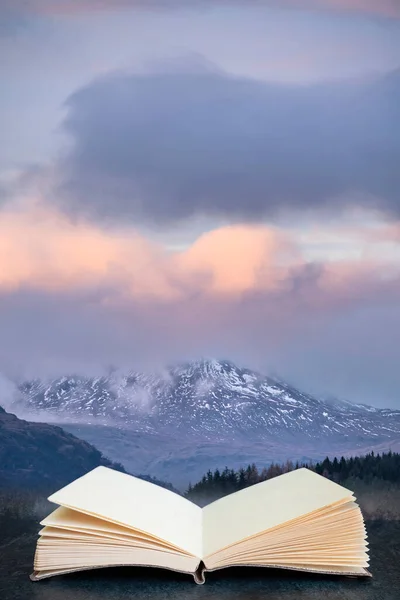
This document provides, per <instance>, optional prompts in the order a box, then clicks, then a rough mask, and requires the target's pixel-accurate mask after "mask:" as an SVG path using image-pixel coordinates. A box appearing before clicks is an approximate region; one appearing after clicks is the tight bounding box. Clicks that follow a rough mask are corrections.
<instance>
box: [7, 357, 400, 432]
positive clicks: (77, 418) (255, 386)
mask: <svg viewBox="0 0 400 600" xmlns="http://www.w3.org/2000/svg"><path fill="white" fill-rule="evenodd" d="M13 409H14V410H15V412H17V413H18V412H19V413H20V412H21V411H23V413H24V414H25V415H27V414H35V413H36V415H37V416H38V417H40V418H41V419H42V420H46V419H47V420H48V418H52V419H53V420H57V421H59V422H61V421H64V422H65V421H69V422H79V423H82V424H84V423H91V424H95V423H98V424H100V423H107V424H112V425H116V426H123V427H128V428H129V429H131V430H134V431H137V432H151V433H161V434H171V433H172V434H174V435H175V434H179V436H180V438H181V439H182V438H193V437H194V438H196V439H203V440H212V441H216V440H232V439H237V440H240V439H243V440H249V439H251V440H279V441H281V442H294V441H295V440H303V441H306V440H311V439H312V440H326V439H331V440H339V439H340V440H342V441H346V440H350V439H351V440H353V441H354V442H357V443H359V442H363V441H365V442H368V440H371V441H373V442H374V443H378V442H381V441H385V440H390V439H398V438H399V436H400V411H395V410H390V409H377V408H373V407H370V406H367V405H363V404H358V405H356V404H351V403H350V402H346V401H333V400H331V399H326V400H318V399H316V398H314V397H312V396H310V395H309V394H305V393H302V392H301V391H299V390H297V389H295V388H294V387H292V386H290V385H288V384H287V383H285V382H283V381H280V380H278V379H276V378H271V377H266V376H263V375H260V374H259V373H256V372H254V371H251V370H249V369H242V368H239V367H237V366H236V365H234V364H233V363H231V362H229V361H217V360H200V361H195V362H190V363H185V364H180V365H175V366H172V367H169V368H167V369H166V370H165V372H163V373H154V374H144V373H134V372H132V373H129V374H121V373H118V372H114V373H111V374H110V375H108V376H104V377H99V378H87V377H81V376H74V377H72V376H71V377H62V378H59V379H55V380H52V381H43V380H33V381H29V382H23V383H21V384H20V385H19V398H18V400H17V401H16V403H15V405H14V407H13Z"/></svg>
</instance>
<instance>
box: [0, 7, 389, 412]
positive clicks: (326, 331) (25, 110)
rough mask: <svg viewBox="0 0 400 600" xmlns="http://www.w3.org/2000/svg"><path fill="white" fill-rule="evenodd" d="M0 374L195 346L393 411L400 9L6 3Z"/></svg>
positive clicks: (148, 359)
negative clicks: (389, 408) (390, 408)
mask: <svg viewBox="0 0 400 600" xmlns="http://www.w3.org/2000/svg"><path fill="white" fill-rule="evenodd" d="M0 57H1V59H0V80H1V82H2V92H1V94H0V130H1V132H2V144H1V145H0V331H1V335H2V343H1V345H0V373H1V374H2V375H1V377H0V379H1V381H2V382H3V384H2V385H3V386H4V385H5V384H4V382H5V381H9V380H14V379H16V378H21V377H32V376H39V377H50V376H56V375H59V374H65V373H71V372H74V373H76V372H80V373H88V374H97V373H101V372H103V371H104V370H105V369H107V368H109V366H110V365H114V366H117V367H118V368H121V369H126V370H131V369H133V370H141V369H144V370H153V369H159V368H162V367H164V366H165V365H166V364H171V363H174V362H178V361H181V360H191V359H196V358H200V357H216V358H223V359H230V360H233V361H235V362H236V363H237V364H238V365H242V366H247V367H250V368H254V369H256V370H259V371H261V372H262V373H266V374H268V373H275V374H278V375H279V376H281V377H283V378H285V379H287V380H288V381H290V382H292V383H293V384H295V385H297V386H298V387H299V388H301V389H303V390H305V391H308V392H311V393H314V394H316V395H323V396H336V397H339V398H344V399H349V400H353V401H355V402H365V403H368V404H372V405H374V406H379V407H386V406H387V407H397V408H399V409H400V394H399V390H400V370H399V368H398V364H399V362H400V168H399V165H400V2H398V0H381V1H380V2H375V1H373V0H346V1H345V0H296V1H295V0H282V1H280V2H278V1H274V0H259V1H255V0H254V1H252V0H248V1H246V2H244V1H243V0H242V1H241V0H213V2H211V0H203V1H200V0H198V1H196V0H193V1H191V2H189V1H184V0H170V1H167V0H164V1H162V0H150V1H146V2H144V1H140V0H117V1H114V2H106V1H105V0H83V1H82V0H81V1H79V2H78V1H77V0H75V1H74V0H60V1H58V2H55V1H50V0H24V1H22V0H13V1H11V0H0Z"/></svg>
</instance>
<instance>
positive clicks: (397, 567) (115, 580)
mask: <svg viewBox="0 0 400 600" xmlns="http://www.w3.org/2000/svg"><path fill="white" fill-rule="evenodd" d="M367 526H368V532H369V541H370V548H371V566H370V570H371V571H372V574H373V576H374V577H373V578H372V579H362V580H359V579H351V578H347V579H346V578H335V577H321V576H313V575H305V574H296V573H293V572H292V573H290V572H285V571H273V570H270V569H260V568H259V569H257V568H256V569H247V568H239V569H228V570H225V571H218V572H216V573H209V574H207V581H206V584H205V585H203V586H198V585H196V584H195V583H194V582H193V580H192V578H191V577H190V576H184V575H180V574H175V573H172V572H169V571H162V570H154V569H148V568H147V569H144V568H125V569H119V568H118V569H117V568H114V569H103V570H98V571H91V572H90V571H89V572H83V573H76V574H73V575H65V576H63V577H57V578H53V579H48V580H44V581H41V582H36V583H32V582H31V581H30V580H29V578H28V575H29V573H30V572H31V570H32V558H33V553H34V548H35V542H36V536H35V535H34V534H33V533H29V534H26V535H22V536H17V537H15V538H14V539H13V538H12V537H10V536H9V537H8V538H7V539H6V540H4V536H2V535H1V531H0V600H119V599H120V598H135V600H150V599H151V600H228V599H229V600H261V599H263V600H284V599H285V600H400V522H389V523H376V522H375V523H371V524H367ZM2 538H3V541H1V539H2Z"/></svg>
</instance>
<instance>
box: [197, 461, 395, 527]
mask: <svg viewBox="0 0 400 600" xmlns="http://www.w3.org/2000/svg"><path fill="white" fill-rule="evenodd" d="M299 468H307V469H311V470H313V471H315V472H316V473H318V474H319V475H322V476H324V477H328V478H329V479H331V480H332V481H335V482H336V483H339V484H340V485H343V486H344V487H347V488H349V489H351V490H352V491H354V492H355V494H356V497H357V500H358V501H359V504H360V506H361V508H362V510H363V512H364V514H365V516H366V517H367V518H390V519H400V454H398V453H396V452H391V451H389V452H387V453H382V454H375V453H374V452H371V453H369V454H366V455H365V456H356V457H350V458H345V457H343V456H342V457H341V458H340V459H338V458H336V457H335V458H334V459H333V460H331V459H330V458H328V457H326V458H325V459H324V460H323V461H321V462H317V463H299V462H296V463H293V462H292V461H287V462H285V463H283V464H277V463H271V464H270V465H269V466H268V467H264V468H263V469H261V470H259V469H258V468H257V466H256V465H255V464H252V465H248V466H247V467H246V468H241V469H239V470H238V471H235V470H233V469H228V467H225V469H223V470H219V469H216V470H215V471H214V472H211V471H208V472H207V473H206V475H204V476H203V478H202V479H201V480H200V481H199V482H197V483H195V484H194V485H192V484H190V485H189V487H188V489H187V491H186V493H185V497H186V498H188V499H189V500H191V501H192V502H195V503H196V504H199V505H200V506H204V505H205V504H208V503H209V502H213V501H214V500H218V499H219V498H222V497H223V496H226V495H227V494H232V493H233V492H237V491H239V490H241V489H244V488H246V487H249V486H251V485H254V484H256V483H260V482H261V481H266V480H267V479H272V478H273V477H277V476H278V475H283V474H284V473H288V472H289V471H293V470H294V469H299Z"/></svg>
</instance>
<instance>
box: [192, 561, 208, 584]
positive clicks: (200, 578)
mask: <svg viewBox="0 0 400 600" xmlns="http://www.w3.org/2000/svg"><path fill="white" fill-rule="evenodd" d="M206 571H207V569H206V567H205V565H204V563H203V562H201V563H199V566H198V567H197V569H196V571H195V572H194V573H193V579H194V580H195V582H196V583H197V584H198V585H203V584H204V583H205V582H206V578H205V573H206Z"/></svg>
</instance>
